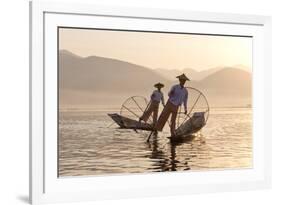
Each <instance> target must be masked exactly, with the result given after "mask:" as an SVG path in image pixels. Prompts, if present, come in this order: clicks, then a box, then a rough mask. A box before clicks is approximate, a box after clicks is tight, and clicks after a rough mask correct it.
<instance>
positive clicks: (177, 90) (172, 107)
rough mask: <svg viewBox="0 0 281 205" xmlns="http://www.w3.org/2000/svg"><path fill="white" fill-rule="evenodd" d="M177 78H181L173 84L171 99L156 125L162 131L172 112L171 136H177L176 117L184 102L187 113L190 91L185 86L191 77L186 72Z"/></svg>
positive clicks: (170, 93)
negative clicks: (177, 82)
mask: <svg viewBox="0 0 281 205" xmlns="http://www.w3.org/2000/svg"><path fill="white" fill-rule="evenodd" d="M177 78H178V79H179V84H177V85H174V86H172V88H171V90H170V92H169V93H168V96H169V99H168V101H167V103H166V105H165V107H164V109H163V111H162V113H161V115H160V117H159V119H158V121H157V123H156V126H155V129H156V130H157V131H162V130H163V127H164V125H165V124H166V122H167V120H168V118H169V116H170V114H172V117H171V127H170V128H171V130H170V131H171V137H174V136H175V126H176V117H177V113H178V108H179V106H181V105H182V104H183V105H184V113H185V114H186V113H187V99H188V92H187V90H186V88H185V87H184V84H185V82H186V81H189V79H188V78H187V77H186V76H185V74H182V75H180V76H177Z"/></svg>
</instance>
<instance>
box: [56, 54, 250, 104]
mask: <svg viewBox="0 0 281 205" xmlns="http://www.w3.org/2000/svg"><path fill="white" fill-rule="evenodd" d="M182 72H184V73H185V74H186V75H187V76H188V77H190V79H191V80H192V81H190V82H188V85H189V86H193V87H196V88H198V89H200V90H201V91H203V92H204V94H205V95H206V97H207V98H208V100H209V103H210V104H211V106H212V105H216V106H243V105H247V104H250V103H251V83H252V80H251V74H250V73H249V72H247V71H245V70H242V69H239V68H236V67H220V68H212V69H208V70H204V71H201V72H197V71H195V70H193V69H190V68H187V69H184V70H164V69H155V70H153V69H150V68H147V67H144V66H141V65H136V64H132V63H129V62H125V61H120V60H116V59H111V58H104V57H98V56H90V57H86V58H82V57H80V56H77V55H75V54H73V53H71V52H69V51H66V50H61V51H60V53H59V89H60V91H59V92H60V104H61V105H62V106H79V105H85V106H90V105H97V106H98V105H100V106H102V105H113V104H114V105H119V104H121V103H122V102H123V101H124V100H125V99H126V98H127V97H129V96H131V95H144V96H146V97H148V96H149V95H150V94H151V92H152V90H153V89H154V88H153V85H154V84H155V83H156V82H162V83H164V84H165V88H164V89H163V92H164V93H167V92H168V90H169V88H170V87H171V85H173V84H175V83H177V79H176V78H175V76H177V75H179V74H181V73H182Z"/></svg>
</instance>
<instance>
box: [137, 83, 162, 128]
mask: <svg viewBox="0 0 281 205" xmlns="http://www.w3.org/2000/svg"><path fill="white" fill-rule="evenodd" d="M154 87H155V88H157V90H154V91H153V93H152V94H151V96H150V103H149V105H148V107H147V108H146V110H145V111H144V113H143V115H142V116H141V117H140V118H139V122H141V121H142V120H143V121H145V122H147V120H148V119H149V117H150V116H151V114H153V125H155V124H156V122H157V117H158V109H159V104H160V101H161V102H162V104H163V106H164V105H165V103H164V96H163V93H162V92H161V88H163V87H164V84H162V83H157V84H155V85H154Z"/></svg>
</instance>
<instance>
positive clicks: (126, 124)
mask: <svg viewBox="0 0 281 205" xmlns="http://www.w3.org/2000/svg"><path fill="white" fill-rule="evenodd" d="M185 88H186V89H187V90H188V92H189V98H191V97H192V95H191V94H192V93H193V99H194V100H193V101H192V102H193V103H191V104H190V109H189V112H188V113H187V114H184V113H183V112H181V107H180V108H179V111H178V115H177V120H176V122H177V123H176V130H175V137H173V138H171V140H175V141H177V140H183V139H188V138H190V136H191V135H193V134H195V133H197V132H198V131H199V130H201V129H202V128H203V127H204V126H205V125H206V122H207V120H208V116H209V104H208V101H207V99H206V97H205V96H204V94H203V93H202V92H201V91H199V90H197V89H195V88H192V87H185ZM200 100H201V104H200V106H199V105H198V104H199V103H198V102H199V101H200ZM148 106H149V103H148V101H147V99H146V98H144V97H142V96H132V97H130V98H128V99H127V100H125V102H124V103H123V104H122V107H121V110H120V114H117V113H113V114H108V116H109V117H111V118H112V120H113V121H114V122H115V123H116V124H117V125H118V126H119V127H120V128H121V129H133V130H135V131H136V130H145V131H153V126H152V124H150V123H146V122H139V121H138V120H139V118H140V116H142V114H143V113H144V112H145V110H146V109H147V108H148ZM148 122H152V120H151V119H150V120H149V121H148ZM151 134H152V132H151ZM151 134H150V135H149V137H148V141H149V138H150V136H151Z"/></svg>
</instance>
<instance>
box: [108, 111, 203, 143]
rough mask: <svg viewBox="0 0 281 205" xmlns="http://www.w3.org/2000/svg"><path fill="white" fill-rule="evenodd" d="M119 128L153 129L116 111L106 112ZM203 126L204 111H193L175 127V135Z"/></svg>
mask: <svg viewBox="0 0 281 205" xmlns="http://www.w3.org/2000/svg"><path fill="white" fill-rule="evenodd" d="M108 116H109V117H111V118H112V120H113V121H114V122H116V124H118V125H119V127H120V128H121V129H133V130H146V131H153V127H152V125H151V124H149V123H144V122H139V121H137V120H132V119H130V118H127V117H124V116H121V115H119V114H117V113H114V114H108ZM204 126H205V113H204V112H195V113H193V115H192V117H191V118H189V119H188V120H186V121H185V122H184V123H183V124H181V125H180V126H179V127H178V128H177V129H176V131H175V132H176V137H177V138H183V137H186V136H189V135H192V134H194V133H196V132H198V131H199V130H201V129H202V128H203V127H204Z"/></svg>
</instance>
